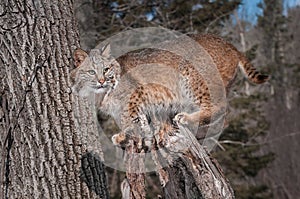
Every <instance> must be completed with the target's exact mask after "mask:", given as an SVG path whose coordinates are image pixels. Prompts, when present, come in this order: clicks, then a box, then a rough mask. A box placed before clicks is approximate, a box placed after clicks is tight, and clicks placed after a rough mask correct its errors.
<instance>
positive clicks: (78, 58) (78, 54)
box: [73, 48, 88, 68]
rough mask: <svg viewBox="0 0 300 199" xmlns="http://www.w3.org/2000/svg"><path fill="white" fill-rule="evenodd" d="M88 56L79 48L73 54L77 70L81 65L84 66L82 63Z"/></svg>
mask: <svg viewBox="0 0 300 199" xmlns="http://www.w3.org/2000/svg"><path fill="white" fill-rule="evenodd" d="M87 56H88V54H87V53H86V52H85V51H84V50H82V49H80V48H77V49H76V50H75V51H74V54H73V58H74V62H75V66H76V68H77V67H79V66H80V64H82V62H83V61H84V59H85V58H86V57H87Z"/></svg>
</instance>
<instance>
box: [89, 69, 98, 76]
mask: <svg viewBox="0 0 300 199" xmlns="http://www.w3.org/2000/svg"><path fill="white" fill-rule="evenodd" d="M88 73H89V74H90V75H95V74H96V71H94V70H89V71H88Z"/></svg>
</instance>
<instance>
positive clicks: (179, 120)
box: [173, 112, 189, 125]
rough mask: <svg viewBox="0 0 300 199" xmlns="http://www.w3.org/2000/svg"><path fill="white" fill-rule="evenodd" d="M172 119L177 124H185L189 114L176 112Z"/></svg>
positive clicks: (187, 121)
mask: <svg viewBox="0 0 300 199" xmlns="http://www.w3.org/2000/svg"><path fill="white" fill-rule="evenodd" d="M173 120H174V122H175V123H176V124H177V125H186V124H188V123H189V115H188V113H184V112H182V113H178V114H177V115H175V117H174V119H173Z"/></svg>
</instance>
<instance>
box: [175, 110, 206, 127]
mask: <svg viewBox="0 0 300 199" xmlns="http://www.w3.org/2000/svg"><path fill="white" fill-rule="evenodd" d="M210 118H211V115H210V114H207V113H203V112H202V111H196V112H194V113H186V112H181V113H178V114H177V115H176V116H175V117H174V121H175V122H176V123H177V124H178V125H189V126H190V125H198V124H199V125H201V126H202V125H206V124H209V122H210Z"/></svg>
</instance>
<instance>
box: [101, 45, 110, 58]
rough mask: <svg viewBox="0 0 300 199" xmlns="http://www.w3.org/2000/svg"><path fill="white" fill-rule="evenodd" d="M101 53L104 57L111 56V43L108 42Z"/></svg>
mask: <svg viewBox="0 0 300 199" xmlns="http://www.w3.org/2000/svg"><path fill="white" fill-rule="evenodd" d="M101 54H102V56H104V57H109V56H110V55H111V50H110V44H106V45H105V46H104V47H103V48H102V49H101Z"/></svg>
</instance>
